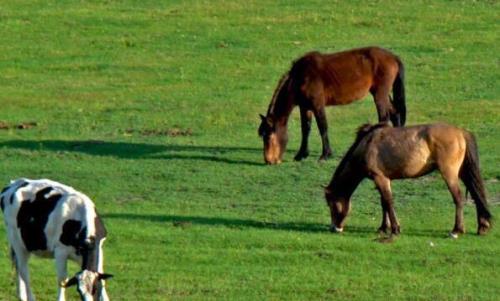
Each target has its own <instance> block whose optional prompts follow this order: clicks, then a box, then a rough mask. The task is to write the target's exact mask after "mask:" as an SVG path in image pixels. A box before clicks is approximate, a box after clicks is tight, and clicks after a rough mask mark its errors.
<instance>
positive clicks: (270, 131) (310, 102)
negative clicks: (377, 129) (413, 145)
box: [259, 47, 406, 164]
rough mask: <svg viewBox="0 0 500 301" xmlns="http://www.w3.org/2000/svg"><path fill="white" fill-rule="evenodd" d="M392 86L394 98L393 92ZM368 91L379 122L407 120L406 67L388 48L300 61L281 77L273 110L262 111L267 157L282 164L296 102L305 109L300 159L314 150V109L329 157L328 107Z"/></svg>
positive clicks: (317, 55) (324, 156)
mask: <svg viewBox="0 0 500 301" xmlns="http://www.w3.org/2000/svg"><path fill="white" fill-rule="evenodd" d="M391 89H392V92H393V93H392V94H393V97H394V100H392V99H391V97H390V95H389V94H390V92H391ZM368 93H371V94H372V95H373V99H374V101H375V105H376V107H377V112H378V119H379V121H387V120H389V119H390V120H391V121H392V123H393V124H394V125H395V126H402V125H404V124H405V120H406V106H405V89H404V67H403V64H402V63H401V60H400V59H399V58H398V57H397V56H395V55H394V54H392V53H391V52H389V51H388V50H385V49H382V48H379V47H367V48H359V49H353V50H348V51H344V52H338V53H333V54H321V53H319V52H311V53H307V54H306V55H304V56H303V57H301V58H299V59H298V60H296V61H295V62H294V63H293V65H292V68H291V69H290V71H288V72H287V73H286V74H285V75H283V77H282V78H281V80H280V81H279V84H278V86H277V88H276V90H275V91H274V94H273V97H272V100H271V103H270V104H269V108H268V110H267V115H266V116H263V115H260V116H261V119H262V123H261V124H260V127H259V135H260V136H261V137H262V138H263V140H264V160H265V162H266V163H267V164H277V163H281V160H282V157H283V153H284V152H285V149H286V144H287V142H288V138H287V137H288V135H287V123H288V118H289V116H290V113H291V112H292V110H293V108H294V106H296V105H298V106H299V108H300V117H301V127H302V143H301V145H300V149H299V151H298V153H297V155H296V156H295V160H297V161H300V160H302V159H304V158H306V157H307V156H308V155H309V149H308V145H307V140H308V137H309V133H310V131H311V119H312V115H313V114H314V116H315V118H316V123H317V125H318V129H319V132H320V135H321V141H322V143H323V151H322V154H321V157H320V160H326V159H328V157H330V156H331V154H332V150H331V149H330V143H329V141H328V134H327V122H326V115H325V106H334V105H346V104H350V103H352V102H353V101H356V100H358V99H361V98H363V97H365V96H366V95H367V94H368Z"/></svg>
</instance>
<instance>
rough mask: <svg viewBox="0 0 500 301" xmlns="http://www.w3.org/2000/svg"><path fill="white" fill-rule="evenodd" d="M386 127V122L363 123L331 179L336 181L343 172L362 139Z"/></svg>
mask: <svg viewBox="0 0 500 301" xmlns="http://www.w3.org/2000/svg"><path fill="white" fill-rule="evenodd" d="M388 126H389V124H388V123H387V122H380V123H377V124H370V123H365V124H363V125H362V126H360V127H359V128H358V130H357V132H356V139H355V140H354V143H353V144H352V145H351V147H349V150H348V151H347V152H346V154H345V155H344V157H343V158H342V160H340V163H339V166H338V167H337V169H336V170H335V173H334V174H333V179H337V178H338V176H340V174H341V173H342V172H343V171H344V168H345V166H346V165H347V163H348V162H349V161H350V160H351V157H352V153H353V152H354V150H355V149H356V148H357V147H358V145H359V144H360V143H361V141H362V140H363V139H364V138H366V137H368V136H369V134H371V133H373V132H374V131H375V130H377V129H380V128H384V127H388ZM332 182H333V181H332Z"/></svg>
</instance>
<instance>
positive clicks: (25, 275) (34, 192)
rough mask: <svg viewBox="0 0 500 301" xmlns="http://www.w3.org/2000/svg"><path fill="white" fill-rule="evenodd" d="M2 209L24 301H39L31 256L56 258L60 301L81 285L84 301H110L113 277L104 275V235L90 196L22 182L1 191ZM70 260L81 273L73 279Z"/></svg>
mask: <svg viewBox="0 0 500 301" xmlns="http://www.w3.org/2000/svg"><path fill="white" fill-rule="evenodd" d="M0 205H1V209H2V211H3V214H4V220H5V225H6V228H7V238H8V240H9V245H10V251H11V256H12V261H13V263H14V265H15V267H16V270H17V290H18V295H19V299H20V300H22V301H26V300H28V301H32V300H35V297H34V296H33V293H32V291H31V287H30V281H29V272H28V259H29V257H30V255H31V254H35V255H39V256H43V257H54V258H55V260H56V269H57V278H58V282H59V294H58V300H59V301H64V300H65V296H64V291H65V288H67V287H69V286H72V285H77V289H78V293H79V294H80V298H81V300H85V301H97V300H102V301H107V300H109V299H108V295H107V294H106V289H105V287H104V284H105V283H104V279H107V278H109V277H111V275H109V274H104V273H103V262H104V259H103V251H102V244H103V242H104V240H105V239H106V229H105V228H104V225H103V223H102V221H101V219H100V217H99V216H98V215H97V212H96V210H95V207H94V204H93V203H92V201H91V200H90V199H89V198H88V197H87V196H86V195H84V194H83V193H80V192H78V191H76V190H74V189H73V188H71V187H68V186H66V185H63V184H61V183H57V182H54V181H50V180H45V179H43V180H29V179H18V180H16V181H12V182H11V184H10V185H9V186H7V187H5V188H4V189H3V190H2V192H1V196H0ZM68 259H72V260H75V261H77V262H78V263H79V264H81V267H82V269H81V271H80V272H78V273H77V274H76V275H75V276H74V277H73V278H71V279H67V270H66V261H67V260H68Z"/></svg>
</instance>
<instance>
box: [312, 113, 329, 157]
mask: <svg viewBox="0 0 500 301" xmlns="http://www.w3.org/2000/svg"><path fill="white" fill-rule="evenodd" d="M314 117H315V118H316V123H317V124H318V130H319V133H320V135H321V142H322V143H323V151H322V153H321V157H319V159H320V160H326V159H328V158H329V157H330V156H331V155H332V149H331V148H330V142H329V140H328V124H327V122H326V114H325V108H324V107H321V108H316V109H314Z"/></svg>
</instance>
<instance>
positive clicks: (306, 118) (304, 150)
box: [295, 106, 312, 161]
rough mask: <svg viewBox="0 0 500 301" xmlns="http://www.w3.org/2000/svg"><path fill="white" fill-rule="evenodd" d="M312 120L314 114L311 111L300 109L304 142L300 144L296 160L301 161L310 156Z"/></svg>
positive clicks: (302, 107)
mask: <svg viewBox="0 0 500 301" xmlns="http://www.w3.org/2000/svg"><path fill="white" fill-rule="evenodd" d="M311 119H312V112H311V111H309V110H308V109H307V108H305V107H304V106H301V107H300V125H301V129H302V142H301V144H300V149H299V151H298V152H297V154H296V155H295V160H296V161H300V160H302V159H305V158H307V156H309V148H308V140H309V133H310V132H311Z"/></svg>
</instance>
